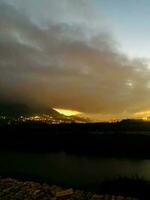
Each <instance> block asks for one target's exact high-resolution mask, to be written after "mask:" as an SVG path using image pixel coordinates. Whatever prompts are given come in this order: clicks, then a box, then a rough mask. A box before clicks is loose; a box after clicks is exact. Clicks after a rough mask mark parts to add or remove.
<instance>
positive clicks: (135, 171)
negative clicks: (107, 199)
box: [0, 152, 150, 185]
mask: <svg viewBox="0 0 150 200" xmlns="http://www.w3.org/2000/svg"><path fill="white" fill-rule="evenodd" d="M0 175H16V176H19V177H21V176H22V177H23V176H25V177H37V179H38V178H42V179H43V180H45V181H49V182H54V183H63V184H68V185H70V184H73V185H85V184H86V185H87V184H96V183H100V182H102V181H103V180H107V179H113V178H116V177H118V176H121V177H129V178H134V177H135V176H138V177H142V178H144V179H146V180H150V160H137V159H136V160H133V159H117V158H98V157H85V156H73V155H67V154H65V153H63V152H62V153H49V154H34V153H15V152H7V153H6V152H3V153H0Z"/></svg>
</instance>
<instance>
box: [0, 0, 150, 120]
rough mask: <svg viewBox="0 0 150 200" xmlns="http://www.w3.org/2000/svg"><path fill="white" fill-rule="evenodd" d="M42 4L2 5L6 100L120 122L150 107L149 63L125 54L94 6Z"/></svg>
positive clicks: (0, 73) (0, 47) (0, 86)
mask: <svg viewBox="0 0 150 200" xmlns="http://www.w3.org/2000/svg"><path fill="white" fill-rule="evenodd" d="M6 2H7V1H6ZM19 2H21V3H19ZM24 2H26V3H24ZM40 2H41V1H36V2H35V1H34V0H31V1H30V2H29V1H17V0H16V1H15V0H12V2H11V4H10V2H9V1H8V2H7V3H4V2H3V3H0V95H1V97H3V98H4V97H5V98H6V97H7V98H11V99H14V100H16V101H23V102H26V103H31V102H32V103H33V104H34V103H41V104H46V105H48V104H49V105H50V106H52V107H62V108H70V109H74V110H79V111H81V112H85V113H91V114H93V115H94V114H98V113H100V114H102V115H103V114H105V115H106V116H107V115H110V116H118V117H121V116H124V115H126V116H130V115H132V114H134V113H135V112H138V111H142V110H144V109H148V108H149V106H150V102H149V99H150V92H149V90H150V81H149V75H150V70H149V68H148V65H147V63H148V61H147V60H145V59H133V60H130V59H128V58H127V56H125V55H123V54H121V53H120V52H119V50H118V47H117V45H118V44H117V42H116V41H115V40H114V38H113V36H112V34H111V32H110V31H108V30H109V28H107V26H106V25H104V23H103V18H99V17H100V16H98V15H97V14H95V11H94V12H93V11H92V9H91V7H90V6H89V3H90V1H76V4H74V3H73V2H75V1H67V0H63V1H61V3H60V2H59V1H53V0H50V1H46V0H44V1H42V3H40ZM31 5H32V6H33V5H35V7H31ZM40 6H41V7H42V9H41V7H40ZM38 8H39V13H38ZM44 8H46V10H45V12H46V13H43V12H44V10H43V9H44ZM58 11H59V13H58ZM82 11H83V12H82ZM49 12H50V13H49ZM40 14H41V15H40ZM90 15H91V19H90V20H89V19H87V17H88V16H90ZM42 25H43V26H42Z"/></svg>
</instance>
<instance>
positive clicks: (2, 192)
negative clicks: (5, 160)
mask: <svg viewBox="0 0 150 200" xmlns="http://www.w3.org/2000/svg"><path fill="white" fill-rule="evenodd" d="M0 199H1V200H10V199H11V200H56V199H59V200H62V199H63V200H138V199H137V198H131V197H123V196H115V195H108V194H95V193H91V192H87V191H83V190H77V189H73V188H65V187H60V186H55V185H53V186H50V185H48V184H40V183H36V182H31V181H24V182H22V181H18V180H15V179H11V178H0Z"/></svg>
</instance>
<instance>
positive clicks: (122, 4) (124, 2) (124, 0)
mask: <svg viewBox="0 0 150 200" xmlns="http://www.w3.org/2000/svg"><path fill="white" fill-rule="evenodd" d="M96 4H97V5H96V6H97V8H99V10H100V12H102V13H103V14H104V15H105V16H106V17H107V18H109V19H110V21H111V23H112V24H113V26H114V31H115V34H116V37H117V40H119V42H120V44H121V46H120V49H122V51H123V52H125V53H127V54H128V55H129V56H131V57H148V58H149V57H150V39H149V35H150V1H149V0H96Z"/></svg>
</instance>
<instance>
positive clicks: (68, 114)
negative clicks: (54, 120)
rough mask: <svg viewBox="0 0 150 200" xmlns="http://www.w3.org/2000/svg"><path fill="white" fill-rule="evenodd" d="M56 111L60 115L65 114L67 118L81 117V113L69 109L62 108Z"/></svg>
mask: <svg viewBox="0 0 150 200" xmlns="http://www.w3.org/2000/svg"><path fill="white" fill-rule="evenodd" d="M54 110H56V111H57V112H59V113H60V114H63V115H65V116H68V117H69V116H74V115H79V114H81V112H79V111H75V110H68V109H62V108H54Z"/></svg>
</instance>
